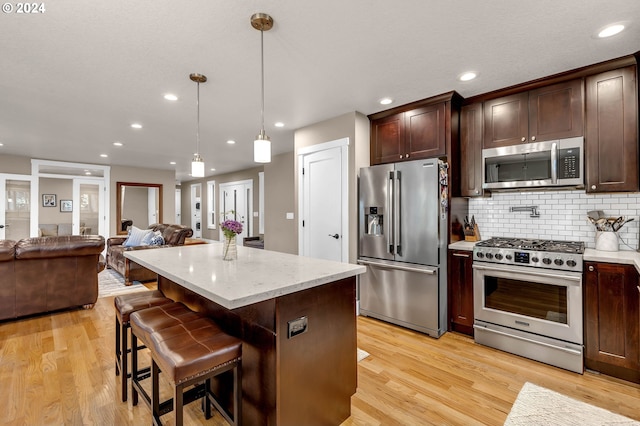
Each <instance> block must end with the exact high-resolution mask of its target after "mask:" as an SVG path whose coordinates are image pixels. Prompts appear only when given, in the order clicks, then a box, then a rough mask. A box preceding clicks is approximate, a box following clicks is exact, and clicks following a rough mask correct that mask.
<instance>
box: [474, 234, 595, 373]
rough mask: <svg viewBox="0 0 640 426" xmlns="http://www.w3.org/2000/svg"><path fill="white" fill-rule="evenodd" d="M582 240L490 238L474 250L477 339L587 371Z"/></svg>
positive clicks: (504, 348) (514, 351)
mask: <svg viewBox="0 0 640 426" xmlns="http://www.w3.org/2000/svg"><path fill="white" fill-rule="evenodd" d="M583 253H584V243H582V242H572V241H551V240H530V239H516V238H492V239H490V240H486V241H481V242H479V243H477V244H476V245H475V247H474V249H473V269H474V272H473V288H474V316H475V322H474V329H475V340H476V342H478V343H481V344H483V345H487V346H491V347H495V348H497V349H501V350H504V351H507V352H511V353H514V354H517V355H521V356H525V357H527V358H531V359H535V360H538V361H541V362H545V363H547V364H551V365H555V366H557V367H561V368H564V369H567V370H571V371H575V372H577V373H582V372H583V336H582V267H583V265H582V254H583Z"/></svg>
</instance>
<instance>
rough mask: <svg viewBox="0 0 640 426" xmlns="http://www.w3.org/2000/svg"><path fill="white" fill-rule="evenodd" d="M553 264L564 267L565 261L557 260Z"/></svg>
mask: <svg viewBox="0 0 640 426" xmlns="http://www.w3.org/2000/svg"><path fill="white" fill-rule="evenodd" d="M553 263H555V264H556V265H558V266H562V265H564V260H562V259H556V260H554V261H553Z"/></svg>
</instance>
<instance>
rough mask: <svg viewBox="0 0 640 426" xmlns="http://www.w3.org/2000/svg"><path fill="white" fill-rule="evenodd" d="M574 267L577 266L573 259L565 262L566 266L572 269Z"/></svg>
mask: <svg viewBox="0 0 640 426" xmlns="http://www.w3.org/2000/svg"><path fill="white" fill-rule="evenodd" d="M576 265H577V263H576V261H575V260H573V259H569V260H567V266H569V267H571V268H573V267H575V266H576Z"/></svg>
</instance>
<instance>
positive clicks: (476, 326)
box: [473, 324, 582, 355]
mask: <svg viewBox="0 0 640 426" xmlns="http://www.w3.org/2000/svg"><path fill="white" fill-rule="evenodd" d="M473 328H474V329H477V330H482V331H488V332H491V333H495V334H499V335H501V336H507V337H510V338H512V339H517V340H522V341H523V342H527V343H533V344H536V345H540V346H546V347H548V348H553V349H557V350H560V351H564V352H568V353H570V354H572V355H582V352H580V351H577V350H575V349H570V348H563V347H561V346H556V345H551V344H549V343H544V342H538V341H537V340H533V339H527V338H526V337H522V336H516V335H513V334H509V333H504V332H502V331H498V330H493V329H491V328H488V327H482V326H480V325H476V324H474V325H473Z"/></svg>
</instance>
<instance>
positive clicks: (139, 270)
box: [107, 223, 193, 285]
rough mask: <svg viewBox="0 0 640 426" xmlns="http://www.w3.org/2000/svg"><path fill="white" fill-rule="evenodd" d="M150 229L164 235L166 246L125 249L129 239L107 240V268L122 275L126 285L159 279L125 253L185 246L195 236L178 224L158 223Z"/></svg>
mask: <svg viewBox="0 0 640 426" xmlns="http://www.w3.org/2000/svg"><path fill="white" fill-rule="evenodd" d="M149 229H153V230H154V231H160V232H161V233H162V238H164V245H161V246H138V247H124V246H123V245H122V244H123V243H124V241H125V240H126V239H127V237H111V238H108V239H107V268H111V269H113V270H115V271H116V272H118V273H119V274H120V275H122V276H123V277H124V284H125V285H131V284H132V283H133V281H140V282H143V281H153V280H156V279H158V277H157V275H156V274H155V273H154V272H152V271H150V270H148V269H147V268H145V267H143V266H140V265H138V264H137V263H135V262H132V261H131V260H129V259H127V258H126V257H124V252H125V251H130V250H150V249H157V248H162V247H174V246H181V245H184V241H185V239H187V238H189V237H191V236H192V235H193V230H192V229H191V228H189V227H187V226H183V225H176V224H166V223H156V224H154V225H151V226H149Z"/></svg>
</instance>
